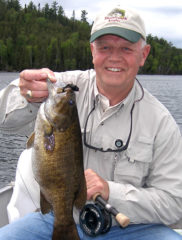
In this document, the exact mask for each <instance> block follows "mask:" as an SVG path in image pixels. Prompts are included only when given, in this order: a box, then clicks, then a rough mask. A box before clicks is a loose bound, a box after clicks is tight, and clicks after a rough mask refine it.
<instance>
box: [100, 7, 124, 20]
mask: <svg viewBox="0 0 182 240" xmlns="http://www.w3.org/2000/svg"><path fill="white" fill-rule="evenodd" d="M105 20H108V21H109V22H121V21H122V20H127V18H126V16H125V10H121V9H119V8H115V9H113V10H112V12H110V13H109V14H108V15H107V17H105Z"/></svg>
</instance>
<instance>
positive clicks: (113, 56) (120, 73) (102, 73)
mask: <svg viewBox="0 0 182 240" xmlns="http://www.w3.org/2000/svg"><path fill="white" fill-rule="evenodd" d="M141 45H142V41H141V40H140V41H138V42H137V43H131V42H129V41H127V40H125V39H123V38H120V37H118V36H115V35H105V36H102V37H100V38H98V39H96V40H95V42H94V43H92V44H91V51H92V56H93V64H94V68H95V71H96V80H97V87H98V89H99V90H100V92H102V93H104V89H105V88H107V89H108V88H110V89H113V90H114V89H115V88H117V89H118V88H121V89H122V91H125V92H126V95H127V94H128V92H129V91H130V90H131V88H132V86H133V83H134V79H135V76H136V75H137V73H138V70H139V67H141V66H143V65H144V63H145V60H146V58H147V56H148V53H149V51H150V46H149V45H146V46H144V47H142V46H141Z"/></svg>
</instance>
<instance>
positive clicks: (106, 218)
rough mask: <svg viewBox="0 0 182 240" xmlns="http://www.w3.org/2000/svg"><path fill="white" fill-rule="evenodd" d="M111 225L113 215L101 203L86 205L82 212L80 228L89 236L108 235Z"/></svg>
mask: <svg viewBox="0 0 182 240" xmlns="http://www.w3.org/2000/svg"><path fill="white" fill-rule="evenodd" d="M111 225H112V218H111V214H110V213H109V212H108V211H107V210H106V209H105V208H104V207H103V206H102V205H101V204H99V203H95V204H86V205H85V206H84V207H83V209H82V210H81V212H80V227H81V229H82V230H83V232H84V233H86V234H87V235H88V236H91V237H95V236H97V235H100V234H104V233H107V232H108V231H109V230H110V228H111Z"/></svg>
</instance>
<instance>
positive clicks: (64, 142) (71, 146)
mask: <svg viewBox="0 0 182 240" xmlns="http://www.w3.org/2000/svg"><path fill="white" fill-rule="evenodd" d="M47 84H48V91H49V96H48V98H47V100H46V101H45V102H44V103H42V104H41V106H40V108H39V111H38V114H37V118H36V121H35V129H34V133H33V134H32V135H31V136H30V138H29V140H28V142H27V148H32V169H33V174H34V177H35V180H36V181H37V182H38V184H39V186H40V209H41V212H42V214H46V213H48V212H50V211H53V213H54V226H53V233H52V240H79V239H80V238H79V235H78V232H77V228H76V224H75V222H74V218H73V207H74V206H75V207H76V208H78V209H81V208H82V207H83V206H84V205H85V202H86V181H85V175H84V166H83V147H82V135H81V130H80V123H79V117H78V111H77V105H76V97H75V91H77V90H78V87H77V86H75V85H73V84H68V85H65V86H61V87H55V86H54V84H53V83H52V82H51V81H50V80H49V79H47Z"/></svg>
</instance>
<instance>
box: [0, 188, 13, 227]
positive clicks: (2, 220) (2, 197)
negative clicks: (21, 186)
mask: <svg viewBox="0 0 182 240" xmlns="http://www.w3.org/2000/svg"><path fill="white" fill-rule="evenodd" d="M12 192H13V186H12V185H8V186H6V187H4V188H1V189H0V227H2V226H4V225H6V224H8V214H7V204H8V203H9V201H10V198H11V195H12Z"/></svg>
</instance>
